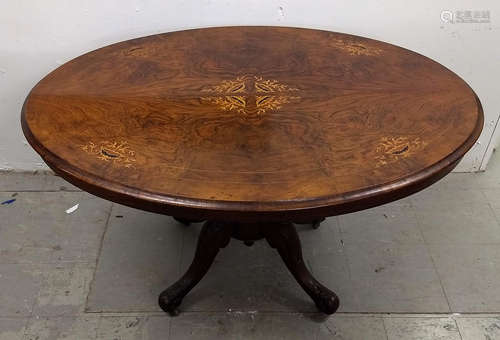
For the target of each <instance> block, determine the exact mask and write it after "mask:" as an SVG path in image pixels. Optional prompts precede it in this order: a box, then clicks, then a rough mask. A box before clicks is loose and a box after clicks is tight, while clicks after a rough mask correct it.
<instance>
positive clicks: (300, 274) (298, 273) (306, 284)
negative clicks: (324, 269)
mask: <svg viewBox="0 0 500 340" xmlns="http://www.w3.org/2000/svg"><path fill="white" fill-rule="evenodd" d="M263 229H264V230H262V232H263V233H264V235H265V237H266V239H267V241H268V242H269V245H270V246H271V247H273V248H276V250H278V252H279V254H280V255H281V258H282V259H283V261H284V262H285V264H286V266H287V267H288V269H289V270H290V272H291V273H292V275H293V276H294V277H295V279H296V280H297V282H298V283H299V284H300V286H301V287H302V288H303V289H304V290H305V292H306V293H307V294H308V295H309V296H310V297H311V299H313V301H314V302H315V303H316V306H317V307H318V309H319V310H320V311H322V312H323V313H326V314H333V313H335V311H336V310H337V308H338V307H339V298H338V297H337V295H336V294H335V293H334V292H332V291H331V290H329V289H328V288H326V287H325V286H323V285H322V284H321V283H319V282H318V281H317V280H316V279H315V278H314V277H313V276H312V274H311V273H310V272H309V270H308V269H307V267H306V266H305V264H304V259H303V258H302V249H301V245H300V239H299V236H298V235H297V231H296V230H295V227H294V226H293V224H291V223H287V224H276V225H270V226H268V227H266V228H263Z"/></svg>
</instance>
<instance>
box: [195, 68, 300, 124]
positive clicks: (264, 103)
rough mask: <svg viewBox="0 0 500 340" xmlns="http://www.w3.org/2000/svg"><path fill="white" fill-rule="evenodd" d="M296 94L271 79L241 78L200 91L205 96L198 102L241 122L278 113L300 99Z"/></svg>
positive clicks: (289, 87)
mask: <svg viewBox="0 0 500 340" xmlns="http://www.w3.org/2000/svg"><path fill="white" fill-rule="evenodd" d="M297 91H299V89H298V88H295V87H291V86H289V85H286V84H282V83H280V82H279V81H277V80H274V79H264V78H262V77H260V76H253V75H243V76H239V77H237V78H235V79H230V80H223V81H222V82H221V83H220V84H218V85H215V86H212V87H209V88H206V89H204V90H202V92H205V93H207V96H204V97H201V100H203V101H205V102H209V103H212V104H214V105H216V106H217V107H218V108H219V109H221V110H223V111H233V112H237V113H239V114H241V116H242V118H243V119H251V120H258V119H260V118H261V117H262V115H263V114H264V113H265V112H267V111H276V110H279V109H281V107H282V106H283V105H285V104H287V103H290V102H292V101H294V100H298V99H300V97H299V96H297V95H296V92H297Z"/></svg>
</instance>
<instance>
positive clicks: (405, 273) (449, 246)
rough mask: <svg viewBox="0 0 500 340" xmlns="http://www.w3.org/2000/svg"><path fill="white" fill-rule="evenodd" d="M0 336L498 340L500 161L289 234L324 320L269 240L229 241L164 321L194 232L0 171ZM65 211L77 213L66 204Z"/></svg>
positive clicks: (35, 339)
mask: <svg viewBox="0 0 500 340" xmlns="http://www.w3.org/2000/svg"><path fill="white" fill-rule="evenodd" d="M13 199H15V201H13V202H11V203H5V204H1V205H0V340H17V339H26V340H28V339H29V340H45V339H47V340H55V339H75V340H76V339H78V340H83V339H100V340H103V339H105V340H115V339H117V340H118V339H120V340H125V339H141V340H146V339H148V340H151V339H155V340H157V339H343V340H346V339H354V340H370V339H386V340H393V339H419V340H421V339H463V340H480V339H485V340H494V339H500V223H499V222H500V157H499V156H498V155H496V156H495V157H494V158H493V160H492V163H491V165H490V166H489V169H488V171H487V172H485V173H480V174H451V175H449V176H448V177H446V178H445V179H444V180H442V181H440V182H439V183H437V184H435V185H433V186H432V187H430V188H429V189H427V190H425V191H423V192H421V193H418V194H416V195H414V196H412V197H410V198H407V199H403V200H401V201H398V202H394V203H392V204H389V205H386V206H383V207H379V208H375V209H370V210H367V211H363V212H359V213H355V214H349V215H344V216H339V217H333V218H329V219H327V220H326V221H325V222H324V223H323V224H322V226H321V228H320V229H318V230H312V229H311V228H310V227H308V226H304V225H302V226H298V227H297V228H298V230H299V235H300V237H301V239H302V241H303V247H304V255H305V258H306V260H307V264H308V266H309V268H310V269H311V271H312V272H313V273H314V275H315V276H316V277H317V278H318V279H319V280H320V281H322V282H323V283H325V284H326V285H327V286H328V287H330V288H331V289H332V290H334V291H336V292H337V293H338V295H339V296H340V299H341V308H340V310H339V312H338V313H337V314H335V315H333V316H331V317H328V318H325V317H323V316H322V315H321V314H319V313H317V312H316V310H315V308H314V305H313V304H312V302H311V301H310V300H309V299H308V297H307V296H306V295H305V293H304V292H303V291H302V290H301V289H300V288H299V287H298V286H297V284H296V283H295V281H294V280H293V278H292V277H291V275H290V274H289V273H288V272H287V270H286V268H285V267H284V265H283V264H282V262H281V260H280V259H279V257H278V256H277V254H276V253H275V251H274V250H272V249H270V248H269V247H268V246H267V244H266V243H265V242H262V241H261V242H258V243H256V244H255V245H254V246H253V247H251V248H248V247H246V246H244V245H242V244H241V242H237V241H234V240H233V241H231V244H230V245H229V246H228V247H227V248H225V249H224V250H223V251H221V253H219V256H218V257H217V259H216V263H215V264H214V266H213V268H211V270H210V271H209V273H208V274H207V276H206V277H205V279H204V280H203V281H202V282H201V283H200V284H199V286H197V287H196V288H195V289H194V290H193V291H192V293H191V294H190V295H188V297H186V299H185V300H184V302H183V305H182V308H181V310H182V311H183V313H182V314H181V315H180V316H178V317H175V318H171V317H169V316H166V315H165V314H164V313H163V312H161V311H160V310H159V308H158V306H157V304H156V298H157V295H158V294H159V293H160V292H161V291H162V290H163V289H164V288H166V287H167V286H168V285H169V284H170V283H172V282H174V281H175V280H176V279H177V278H178V277H179V276H180V275H181V274H182V272H183V271H184V270H185V269H186V267H187V266H188V265H189V263H190V261H191V258H192V255H193V251H194V247H195V244H196V236H197V233H198V232H199V228H200V225H199V224H195V225H192V226H190V227H185V226H182V225H180V224H179V223H177V222H175V221H174V220H172V219H171V218H169V217H166V216H160V215H155V214H151V213H145V212H141V211H137V210H134V209H130V208H126V207H123V206H120V205H117V204H111V203H109V202H106V201H104V200H101V199H99V198H96V197H93V196H91V195H89V194H86V193H83V192H81V191H79V190H78V189H77V188H75V187H73V186H71V185H69V184H67V183H66V182H64V181H63V180H62V179H60V178H58V177H55V176H51V175H46V174H37V175H33V174H19V173H5V174H1V175H0V203H1V202H5V201H9V200H13ZM75 204H79V206H78V209H77V210H76V211H74V212H73V213H70V214H68V213H66V210H67V209H68V208H70V207H72V206H74V205H75Z"/></svg>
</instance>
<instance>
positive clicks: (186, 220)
mask: <svg viewBox="0 0 500 340" xmlns="http://www.w3.org/2000/svg"><path fill="white" fill-rule="evenodd" d="M173 217H174V220H176V221H177V222H179V223H182V224H184V225H185V226H188V225H190V224H191V223H198V222H203V220H192V219H188V218H182V217H175V216H173Z"/></svg>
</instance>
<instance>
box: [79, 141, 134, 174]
mask: <svg viewBox="0 0 500 340" xmlns="http://www.w3.org/2000/svg"><path fill="white" fill-rule="evenodd" d="M81 148H82V150H83V151H85V152H86V153H88V154H91V155H95V156H96V157H97V159H100V160H102V161H105V162H112V163H113V164H114V165H118V166H123V167H125V168H130V167H133V165H134V163H135V162H136V158H135V151H133V150H131V149H130V147H129V146H128V143H127V142H126V141H102V142H99V143H94V142H88V143H87V144H85V145H83V146H82V147H81Z"/></svg>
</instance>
